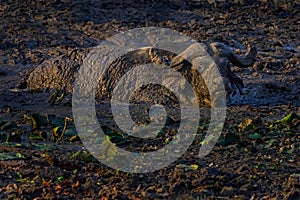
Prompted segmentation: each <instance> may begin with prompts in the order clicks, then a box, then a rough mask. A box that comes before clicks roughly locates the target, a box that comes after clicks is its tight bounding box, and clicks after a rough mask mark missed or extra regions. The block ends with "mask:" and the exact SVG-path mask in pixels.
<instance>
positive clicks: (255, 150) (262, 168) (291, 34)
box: [0, 0, 300, 200]
mask: <svg viewBox="0 0 300 200" xmlns="http://www.w3.org/2000/svg"><path fill="white" fill-rule="evenodd" d="M0 13H1V15H0V16H1V18H0V19H1V24H0V30H1V32H0V58H1V59H0V66H1V67H0V83H1V84H0V93H1V94H0V109H1V110H0V142H1V144H0V198H1V199H75V198H78V199H183V198H186V199H289V200H292V199H300V169H299V164H300V156H299V155H300V154H299V153H300V134H299V133H300V99H299V96H300V59H299V58H300V40H299V27H300V20H299V19H300V5H299V3H298V2H297V1H285V3H278V2H277V4H275V3H274V2H273V1H268V2H258V1H257V2H255V3H253V2H247V1H246V2H245V3H244V4H243V5H241V4H239V3H236V4H234V3H217V5H216V7H215V6H213V5H211V4H209V3H207V2H206V1H203V2H202V1H200V3H199V2H198V3H195V2H193V3H187V4H179V3H170V2H160V1H134V0H131V1H126V2H122V3H120V2H118V1H115V2H114V3H111V2H109V1H68V0H62V1H60V0H57V1H7V0H4V1H1V2H0ZM144 26H158V27H168V28H171V29H173V30H177V31H180V32H182V33H185V34H187V35H189V36H191V37H192V38H193V39H196V40H199V41H209V42H211V41H220V42H224V43H225V44H228V45H229V46H231V47H232V48H233V49H234V50H236V51H237V52H239V51H240V52H245V50H246V46H245V45H244V42H246V41H248V42H250V43H251V44H253V45H254V46H255V47H256V48H257V50H258V55H257V62H256V63H255V65H254V66H252V67H248V68H243V69H241V68H237V67H233V70H234V72H235V73H236V74H237V75H238V76H240V77H241V78H242V79H243V81H244V84H245V88H246V90H247V91H248V92H247V93H246V94H245V96H244V98H243V100H242V101H239V102H235V103H233V104H232V105H228V107H227V117H226V122H225V126H224V129H223V132H222V135H221V137H220V139H219V141H218V143H217V144H216V146H215V147H214V149H213V151H211V152H210V153H209V154H208V155H207V156H206V157H204V158H201V159H199V158H198V157H197V156H198V151H199V146H200V144H201V141H202V140H201V138H202V136H203V133H205V130H206V128H207V121H206V119H203V120H202V121H201V122H200V123H199V128H198V135H197V137H196V139H195V141H194V142H193V144H192V145H191V146H190V148H189V149H188V151H187V152H186V153H185V154H184V155H182V156H181V157H180V158H179V159H178V160H177V161H176V162H174V163H172V164H171V165H169V166H168V167H166V168H163V169H161V170H158V171H155V172H152V173H146V174H134V173H125V172H121V171H117V170H115V169H111V168H109V167H107V166H105V165H103V164H101V163H100V162H98V161H97V160H95V159H94V158H93V157H92V156H91V155H90V154H89V153H88V152H87V151H86V149H85V148H84V147H83V145H82V143H81V142H80V138H79V137H78V136H77V135H76V130H75V128H74V125H73V122H72V110H71V107H70V105H71V103H70V101H71V95H70V94H69V95H67V96H66V97H65V98H64V99H63V102H62V103H61V104H59V105H58V104H57V105H54V106H52V107H50V106H49V104H48V100H49V98H50V95H51V92H52V91H47V92H44V93H32V92H29V91H24V90H21V89H18V88H17V86H18V84H19V82H20V80H21V79H22V77H23V76H24V74H25V73H26V70H29V69H32V68H33V67H34V66H35V65H37V64H39V63H41V62H42V61H43V60H46V59H49V58H52V57H56V56H58V55H61V54H64V53H66V52H67V51H69V50H70V49H73V48H85V47H92V46H96V45H97V44H98V43H99V42H101V41H102V40H104V39H106V38H107V37H109V36H112V35H114V34H116V33H118V32H120V31H125V30H129V29H132V28H136V27H144ZM108 108H109V106H108V105H107V102H99V104H98V105H97V111H98V117H99V118H100V119H101V122H102V123H103V124H102V125H107V126H109V125H111V124H110V121H111V116H110V114H109V112H107V109H108ZM66 117H68V118H66ZM138 121H143V119H138ZM175 124H176V122H175ZM64 126H66V128H65V129H64ZM57 127H59V128H57ZM110 132H113V134H114V135H113V136H111V138H112V137H114V138H115V139H116V144H117V145H120V146H121V147H124V145H126V144H127V143H130V142H132V141H131V139H130V138H126V137H125V136H124V137H123V135H122V134H121V133H119V132H118V131H117V130H115V131H110ZM166 134H167V136H160V137H158V138H157V139H158V140H157V141H159V140H167V139H168V134H169V135H172V134H173V133H171V132H166ZM122 142H123V143H122ZM118 143H119V144H118ZM158 143H159V144H156V143H155V142H153V141H151V142H145V143H144V144H142V145H140V146H137V147H136V148H140V149H143V148H144V149H146V150H147V149H150V150H153V149H155V148H157V147H160V146H159V145H161V144H163V142H161V141H159V142H158ZM122 145H123V146H122Z"/></svg>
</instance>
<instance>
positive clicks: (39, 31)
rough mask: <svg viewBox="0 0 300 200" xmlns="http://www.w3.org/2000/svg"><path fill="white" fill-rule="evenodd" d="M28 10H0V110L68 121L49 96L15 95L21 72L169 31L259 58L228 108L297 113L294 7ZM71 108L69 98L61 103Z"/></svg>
mask: <svg viewBox="0 0 300 200" xmlns="http://www.w3.org/2000/svg"><path fill="white" fill-rule="evenodd" d="M25 4H27V5H26V6H25V5H24V3H23V2H21V1H20V2H18V1H14V2H13V3H12V2H10V3H9V2H3V4H2V5H1V7H0V8H1V10H0V11H1V13H2V15H1V16H2V17H1V20H2V23H1V25H0V28H1V30H4V31H3V32H1V34H0V38H1V41H0V57H1V60H0V65H1V68H0V94H1V95H0V103H1V104H0V107H1V108H6V107H10V108H12V109H17V110H23V109H25V110H35V111H41V112H47V113H48V112H50V113H64V114H67V115H71V108H70V107H66V106H55V107H49V106H48V104H47V101H48V100H49V96H50V94H51V91H50V92H49V91H48V92H45V93H31V92H28V91H24V90H19V89H16V86H17V85H18V84H19V82H20V80H21V79H22V78H23V76H24V74H25V72H26V70H29V69H32V68H33V67H34V66H35V65H37V64H39V63H41V62H42V61H43V60H45V59H49V58H51V57H56V56H58V55H61V54H64V53H66V52H67V51H68V50H69V49H72V48H74V47H77V48H81V47H90V46H95V45H97V44H98V43H99V42H100V41H102V40H103V39H105V38H107V37H109V36H111V35H113V34H115V33H118V32H120V31H124V30H128V29H131V28H136V27H143V26H160V27H169V28H171V29H174V30H177V31H180V32H182V33H185V34H187V35H189V36H191V37H192V38H194V39H196V40H199V41H221V42H224V43H226V44H228V45H229V46H231V47H232V48H233V49H234V50H236V51H237V52H238V51H240V52H243V51H245V45H243V43H244V42H245V41H249V42H251V43H252V44H253V45H254V46H255V47H256V48H257V50H258V58H257V63H256V64H255V66H253V67H248V68H245V69H241V68H237V67H234V66H232V67H233V69H234V71H235V73H236V74H237V75H238V76H240V77H241V78H242V79H243V81H244V85H245V89H244V94H241V95H240V96H237V97H236V101H235V102H233V105H251V106H255V107H259V106H273V105H288V104H290V105H292V106H295V107H299V104H300V100H299V94H300V80H299V79H300V78H299V77H300V61H299V55H300V41H299V37H298V33H299V21H300V20H298V19H299V18H300V14H299V12H297V10H298V9H299V4H298V3H295V2H294V3H293V5H292V6H290V7H284V8H280V7H278V5H277V7H276V8H275V7H272V4H270V3H262V2H260V3H258V4H251V3H246V4H244V5H243V6H239V5H238V4H233V3H228V4H226V5H223V4H222V5H221V4H220V5H218V6H217V8H214V7H213V6H211V5H209V4H205V3H204V4H199V5H197V6H196V5H186V6H185V7H180V6H178V5H177V4H172V3H170V2H169V3H163V2H159V1H153V2H150V1H149V2H144V3H143V4H139V3H136V2H135V1H128V2H123V3H116V4H108V3H104V2H101V3H100V2H89V3H88V2H86V1H83V2H82V1H51V2H48V3H47V4H46V5H44V4H39V3H37V4H34V3H29V2H27V3H25ZM224 6H225V7H224ZM70 100H71V96H70V95H69V96H67V97H66V98H65V100H64V101H65V102H67V101H70ZM99 105H101V104H99Z"/></svg>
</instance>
